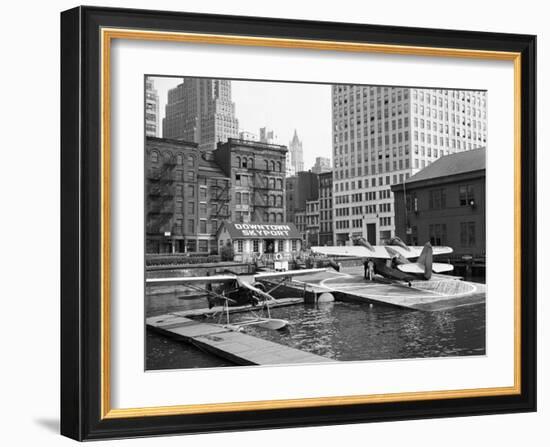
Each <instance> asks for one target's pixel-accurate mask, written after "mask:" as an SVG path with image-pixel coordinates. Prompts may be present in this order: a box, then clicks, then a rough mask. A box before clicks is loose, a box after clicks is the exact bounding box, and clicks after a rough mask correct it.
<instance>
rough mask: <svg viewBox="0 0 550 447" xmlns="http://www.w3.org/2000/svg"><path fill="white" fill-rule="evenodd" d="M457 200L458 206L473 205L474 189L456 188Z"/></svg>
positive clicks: (469, 187)
mask: <svg viewBox="0 0 550 447" xmlns="http://www.w3.org/2000/svg"><path fill="white" fill-rule="evenodd" d="M458 200H459V203H460V206H468V205H473V204H474V203H475V202H474V187H473V186H472V185H461V186H459V187H458Z"/></svg>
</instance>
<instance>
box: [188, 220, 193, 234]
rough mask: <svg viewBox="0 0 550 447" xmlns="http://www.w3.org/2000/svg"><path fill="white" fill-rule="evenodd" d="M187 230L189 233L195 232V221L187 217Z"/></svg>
mask: <svg viewBox="0 0 550 447" xmlns="http://www.w3.org/2000/svg"><path fill="white" fill-rule="evenodd" d="M187 231H188V232H189V233H194V232H195V221H194V220H193V219H189V220H188V221H187Z"/></svg>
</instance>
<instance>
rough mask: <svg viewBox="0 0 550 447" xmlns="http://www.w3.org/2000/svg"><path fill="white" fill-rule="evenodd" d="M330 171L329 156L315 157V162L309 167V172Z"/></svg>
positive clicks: (320, 172)
mask: <svg viewBox="0 0 550 447" xmlns="http://www.w3.org/2000/svg"><path fill="white" fill-rule="evenodd" d="M330 171H332V168H331V166H330V158H329V157H316V158H315V164H314V165H313V167H312V168H311V172H315V174H322V173H323V172H330Z"/></svg>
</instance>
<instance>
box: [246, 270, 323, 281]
mask: <svg viewBox="0 0 550 447" xmlns="http://www.w3.org/2000/svg"><path fill="white" fill-rule="evenodd" d="M326 271H327V269H303V270H287V271H286V272H262V273H257V274H256V275H254V279H256V280H258V279H273V278H286V277H288V276H301V275H311V274H312V273H321V272H326Z"/></svg>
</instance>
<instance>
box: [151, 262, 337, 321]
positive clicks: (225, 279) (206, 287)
mask: <svg viewBox="0 0 550 447" xmlns="http://www.w3.org/2000/svg"><path fill="white" fill-rule="evenodd" d="M326 270H327V269H325V268H313V269H303V270H287V271H282V272H260V273H257V274H254V275H236V274H234V273H226V274H221V275H208V276H185V277H174V278H149V279H147V280H146V284H147V285H149V286H154V285H169V284H173V285H185V286H186V287H188V288H190V289H193V290H196V291H199V292H201V293H203V294H205V295H206V298H207V300H208V308H209V309H212V308H214V310H216V309H218V310H217V311H216V312H212V314H211V315H212V317H213V318H215V317H216V316H217V317H218V324H220V325H223V327H225V328H228V329H231V330H235V331H242V330H243V329H244V327H245V326H258V327H261V328H264V329H270V330H281V329H283V328H285V327H286V326H288V324H289V322H288V321H287V320H284V319H281V318H272V317H271V311H270V306H272V305H275V304H276V303H277V301H278V300H277V298H275V297H273V295H272V293H273V292H274V291H275V290H276V289H277V288H278V287H280V286H281V285H283V284H284V283H285V282H286V281H288V280H290V279H292V278H293V277H294V276H301V275H309V274H312V273H320V272H324V271H326ZM262 280H269V281H270V282H272V281H275V285H274V286H273V287H272V288H271V289H269V290H265V286H264V284H262V283H261V281H262ZM277 280H279V281H277ZM214 285H215V286H217V287H216V288H214V287H213V286H214ZM237 306H239V307H242V308H243V309H242V311H246V312H250V313H251V315H252V318H247V319H244V320H242V321H239V322H238V323H231V321H230V313H231V311H230V308H231V307H237ZM223 319H225V323H224V324H222V320H223Z"/></svg>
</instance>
